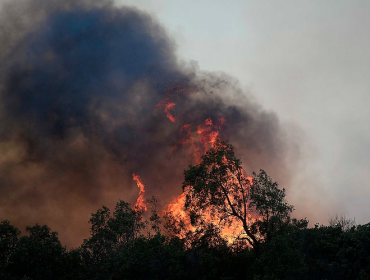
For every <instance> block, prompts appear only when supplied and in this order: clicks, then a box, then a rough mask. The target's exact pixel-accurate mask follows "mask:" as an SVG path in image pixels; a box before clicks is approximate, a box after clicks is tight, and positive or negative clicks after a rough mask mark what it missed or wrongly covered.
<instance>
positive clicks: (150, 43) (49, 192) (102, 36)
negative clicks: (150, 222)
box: [0, 0, 286, 246]
mask: <svg viewBox="0 0 370 280" xmlns="http://www.w3.org/2000/svg"><path fill="white" fill-rule="evenodd" d="M0 18H1V22H0V27H1V29H0V32H1V33H0V42H1V47H0V52H1V53H0V98H1V100H0V101H1V103H0V115H1V116H0V118H1V119H0V120H1V127H0V219H9V220H11V222H13V223H15V224H16V225H18V226H24V225H26V224H33V223H36V222H38V223H46V224H48V225H49V226H51V228H52V229H53V230H56V231H58V232H59V233H60V235H61V238H62V240H63V241H64V242H65V243H66V244H68V245H74V246H76V245H78V244H79V243H80V242H81V241H82V238H83V237H87V234H88V224H87V221H88V219H89V217H90V213H91V212H94V211H96V209H98V208H99V207H100V206H101V204H105V205H108V206H112V205H114V204H115V203H116V201H117V200H118V199H119V198H121V199H124V200H127V201H130V202H134V201H135V199H136V197H137V194H138V190H137V188H136V186H135V183H134V182H133V180H132V173H136V174H138V175H140V176H141V178H142V179H143V181H144V183H145V184H146V187H147V195H148V196H151V195H155V196H156V197H157V198H158V199H159V200H160V202H161V203H162V205H164V204H166V203H168V201H169V200H170V199H171V197H172V196H173V195H176V194H179V193H180V192H181V182H182V172H183V170H184V168H186V166H187V165H188V164H190V163H192V160H193V159H194V157H193V156H192V151H193V150H194V145H195V146H196V147H198V148H199V147H201V146H202V145H201V144H199V137H200V135H199V134H197V132H196V130H197V129H198V127H200V126H204V125H205V121H206V120H207V119H211V120H212V122H213V125H214V126H218V127H219V129H220V132H221V135H220V136H221V138H222V139H224V140H228V141H229V142H230V143H231V144H233V145H234V146H236V148H237V154H238V156H240V157H241V158H242V160H243V162H244V164H245V166H246V167H247V170H248V171H252V170H258V169H259V168H264V169H267V170H268V171H270V173H272V175H273V176H275V177H274V178H275V179H280V178H284V177H285V176H286V163H285V160H286V157H285V154H286V145H285V143H284V135H283V133H282V132H281V129H280V128H279V123H278V120H277V119H276V117H275V116H274V115H273V114H271V113H266V112H264V111H263V110H262V109H261V108H260V107H259V106H258V105H256V104H255V103H254V102H251V101H249V100H248V99H247V97H246V95H245V94H243V92H242V91H241V90H240V89H239V87H238V85H237V82H236V81H234V80H233V79H231V78H230V77H227V76H226V75H222V74H218V75H217V74H210V73H203V72H201V71H199V70H198V69H196V68H194V67H193V68H192V67H191V66H189V65H188V66H184V65H180V64H179V63H178V62H177V59H176V57H175V54H174V50H175V47H174V43H173V42H172V41H171V40H170V39H169V38H168V36H167V35H166V32H165V30H164V29H163V28H162V27H161V26H160V25H158V23H157V22H156V21H154V20H153V18H151V17H150V15H148V14H145V13H142V12H140V11H138V10H136V9H133V8H126V7H124V8H117V7H116V6H114V5H113V4H112V3H111V2H110V1H96V2H94V1H75V0H73V1H72V0H71V1H55V0H52V1H51V0H34V1H12V3H11V4H6V5H4V6H3V8H2V13H1V14H0ZM3 42H4V43H3ZM169 103H175V104H176V105H174V106H172V107H169V108H168V109H167V114H170V115H171V116H173V117H174V118H175V119H176V120H175V121H174V122H172V121H170V119H169V117H168V116H166V104H169ZM222 118H224V123H223V121H222ZM184 125H185V126H184ZM185 128H186V129H185ZM208 129H213V128H211V126H208ZM184 139H185V140H184ZM276 176H278V178H276Z"/></svg>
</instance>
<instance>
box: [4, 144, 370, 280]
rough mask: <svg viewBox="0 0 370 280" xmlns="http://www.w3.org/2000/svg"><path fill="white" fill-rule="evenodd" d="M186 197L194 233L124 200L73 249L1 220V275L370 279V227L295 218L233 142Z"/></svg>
mask: <svg viewBox="0 0 370 280" xmlns="http://www.w3.org/2000/svg"><path fill="white" fill-rule="evenodd" d="M184 191H185V193H186V199H185V200H184V211H185V213H186V214H187V216H188V218H189V220H190V225H191V227H186V222H184V221H178V220H174V219H176V217H174V216H171V213H169V215H166V216H165V217H164V218H160V217H159V215H158V214H157V213H156V211H155V207H152V213H151V216H150V218H148V219H147V220H145V219H144V217H143V212H142V211H141V210H139V209H137V208H132V207H131V206H130V205H129V204H128V203H126V202H124V201H121V200H120V201H118V202H117V205H116V208H115V209H114V211H113V213H111V211H110V209H108V208H107V207H105V206H103V207H102V208H101V209H98V211H97V212H96V213H94V214H92V216H91V219H90V221H89V223H90V225H91V230H90V237H89V238H87V239H85V240H84V242H83V244H82V245H81V246H80V247H79V248H77V249H73V250H69V251H68V250H67V249H66V248H65V247H64V246H63V245H62V244H61V242H60V241H59V239H58V235H57V233H56V232H52V231H51V229H50V228H49V227H47V226H46V225H43V226H41V225H38V224H36V225H35V226H32V227H27V228H26V233H25V234H24V235H22V234H21V232H20V230H19V229H17V228H15V227H14V226H12V225H11V224H10V222H9V221H2V222H1V223H0V279H4V280H7V279H8V280H10V279H112V280H114V279H224V280H226V279H370V223H369V224H365V225H355V224H354V223H353V222H352V221H351V220H346V219H345V218H344V217H339V218H338V217H336V218H334V219H332V220H331V221H330V223H329V226H325V225H318V224H316V225H315V226H314V227H313V228H309V227H308V221H307V220H305V219H303V220H297V219H293V218H291V217H290V214H291V212H292V210H293V207H292V206H291V205H289V204H288V203H287V202H286V201H285V191H284V189H280V188H279V187H278V184H277V183H276V182H273V181H272V180H271V178H270V177H269V176H268V175H267V174H266V172H265V171H263V170H261V172H260V173H259V174H256V173H254V174H253V175H252V176H251V177H245V176H244V174H243V172H242V169H241V162H240V160H238V159H236V158H235V155H234V152H233V148H232V146H231V145H226V144H223V143H217V144H216V145H215V147H214V148H213V149H210V150H209V151H208V152H207V154H206V155H205V156H204V157H203V161H202V162H201V163H200V164H199V165H196V166H189V168H188V169H187V170H186V171H185V180H184ZM150 202H151V203H152V205H155V202H156V201H155V199H154V198H153V199H152V200H151V201H150ZM210 215H211V217H212V219H210V218H209V217H210ZM230 226H231V227H233V226H234V227H236V228H238V229H239V230H240V231H239V232H236V231H234V232H233V233H235V234H236V235H235V236H234V239H233V241H232V242H230V240H227V239H226V238H225V234H224V233H223V229H224V227H230ZM180 231H183V232H182V233H183V234H179V233H180ZM228 237H230V236H228Z"/></svg>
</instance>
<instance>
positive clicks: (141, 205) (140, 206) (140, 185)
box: [132, 173, 148, 211]
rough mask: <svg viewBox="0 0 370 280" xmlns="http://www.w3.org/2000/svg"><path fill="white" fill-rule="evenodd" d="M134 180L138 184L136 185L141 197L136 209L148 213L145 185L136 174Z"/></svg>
mask: <svg viewBox="0 0 370 280" xmlns="http://www.w3.org/2000/svg"><path fill="white" fill-rule="evenodd" d="M132 179H133V180H134V181H135V182H136V185H137V187H138V188H139V197H138V198H137V200H136V203H135V206H134V208H135V209H137V210H139V211H146V210H147V209H148V208H147V205H146V200H145V185H144V184H143V181H142V180H141V178H140V176H139V175H136V174H135V173H133V174H132Z"/></svg>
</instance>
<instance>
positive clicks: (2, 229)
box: [0, 221, 20, 279]
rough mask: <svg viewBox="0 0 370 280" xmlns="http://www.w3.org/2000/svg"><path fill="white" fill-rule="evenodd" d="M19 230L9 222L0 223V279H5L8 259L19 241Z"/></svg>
mask: <svg viewBox="0 0 370 280" xmlns="http://www.w3.org/2000/svg"><path fill="white" fill-rule="evenodd" d="M19 235H20V230H19V229H17V228H16V227H14V226H12V225H11V224H10V222H9V221H2V222H1V223H0V278H1V279H7V277H8V276H7V275H6V274H7V273H6V271H7V269H8V265H9V259H10V257H11V255H12V254H13V252H14V250H15V248H16V246H17V244H18V240H19Z"/></svg>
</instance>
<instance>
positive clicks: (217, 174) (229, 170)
mask: <svg viewBox="0 0 370 280" xmlns="http://www.w3.org/2000/svg"><path fill="white" fill-rule="evenodd" d="M184 175H185V180H184V183H183V189H184V192H185V193H186V200H185V208H186V211H187V213H188V214H189V215H190V221H191V224H192V225H193V226H195V227H198V228H199V227H201V228H204V227H205V224H207V223H209V220H210V218H211V219H214V218H215V217H217V219H218V220H219V225H220V227H225V226H227V225H229V226H230V225H233V227H239V228H240V229H241V230H240V231H239V232H236V233H234V237H236V238H237V240H246V241H247V242H248V243H249V245H251V246H252V247H253V248H254V250H255V252H256V253H257V255H259V254H260V250H261V243H263V242H264V241H265V240H266V239H267V240H270V239H271V234H272V233H273V232H275V231H276V230H278V229H279V228H281V227H282V223H284V222H289V219H290V213H291V212H292V209H293V207H292V206H291V205H289V204H287V203H286V202H285V191H284V189H279V188H278V185H277V183H275V182H272V181H271V178H270V177H268V176H267V174H266V172H265V171H263V170H261V172H260V173H259V174H255V173H254V174H253V178H252V177H247V176H245V175H244V172H243V168H242V165H241V161H240V159H238V158H236V157H235V154H234V149H233V147H232V146H231V145H230V144H225V143H222V142H217V143H216V144H215V145H214V147H213V148H211V149H209V150H208V151H207V152H206V154H205V155H204V156H203V157H202V162H201V163H200V164H198V165H195V166H192V165H190V166H189V168H188V169H187V170H185V171H184Z"/></svg>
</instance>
